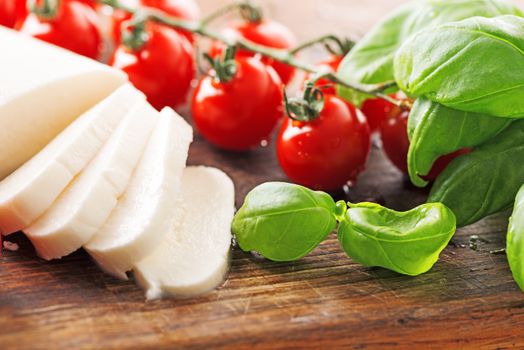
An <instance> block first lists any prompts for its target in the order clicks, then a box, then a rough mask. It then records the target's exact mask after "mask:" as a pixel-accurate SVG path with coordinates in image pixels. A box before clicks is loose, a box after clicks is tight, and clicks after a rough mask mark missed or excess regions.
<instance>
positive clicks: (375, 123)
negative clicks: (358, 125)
mask: <svg viewBox="0 0 524 350" xmlns="http://www.w3.org/2000/svg"><path fill="white" fill-rule="evenodd" d="M393 96H395V95H393ZM393 107H394V105H393V104H391V103H389V102H387V101H385V100H383V99H381V98H370V99H367V100H366V101H364V103H363V104H362V108H361V110H362V113H364V115H365V116H366V119H367V120H368V123H369V127H370V129H371V132H375V131H378V130H379V129H380V125H381V124H382V122H383V121H384V120H386V118H387V116H388V114H389V112H391V110H392V109H393Z"/></svg>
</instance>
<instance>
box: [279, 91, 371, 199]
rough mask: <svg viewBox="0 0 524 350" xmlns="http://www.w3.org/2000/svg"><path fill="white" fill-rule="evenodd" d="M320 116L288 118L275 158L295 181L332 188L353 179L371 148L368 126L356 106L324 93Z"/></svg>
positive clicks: (321, 188)
mask: <svg viewBox="0 0 524 350" xmlns="http://www.w3.org/2000/svg"><path fill="white" fill-rule="evenodd" d="M324 98H325V106H324V110H323V111H322V113H321V114H320V116H319V117H318V118H316V119H314V120H312V121H310V122H299V121H294V120H292V119H289V118H288V119H287V120H286V121H285V122H284V124H283V125H282V128H281V129H280V133H279V136H278V140H277V154H278V161H279V163H280V166H281V167H282V170H284V172H285V173H286V175H287V176H288V177H289V178H290V179H291V180H292V181H294V182H296V183H298V184H300V185H303V186H307V187H309V188H312V189H316V190H324V191H333V190H338V189H340V188H342V187H343V186H344V185H346V184H347V183H348V182H350V181H355V180H356V178H357V176H358V174H360V173H361V172H362V171H363V170H364V169H365V166H366V161H367V159H368V156H369V152H370V149H371V137H370V132H369V126H368V124H367V122H366V120H365V118H364V116H362V115H361V114H360V111H358V110H357V109H356V108H355V107H353V106H352V105H350V104H348V103H346V102H345V101H344V100H342V99H341V98H339V97H337V96H333V95H325V96H324Z"/></svg>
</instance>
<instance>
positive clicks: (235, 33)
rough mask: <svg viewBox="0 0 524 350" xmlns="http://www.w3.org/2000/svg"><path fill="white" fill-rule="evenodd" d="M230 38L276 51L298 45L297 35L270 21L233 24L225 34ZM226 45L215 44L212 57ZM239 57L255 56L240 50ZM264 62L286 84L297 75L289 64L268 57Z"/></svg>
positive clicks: (218, 53)
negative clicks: (247, 41) (240, 38)
mask: <svg viewBox="0 0 524 350" xmlns="http://www.w3.org/2000/svg"><path fill="white" fill-rule="evenodd" d="M222 34H223V35H224V36H226V37H228V38H232V39H234V38H238V37H242V38H244V39H247V40H249V41H252V42H254V43H256V44H259V45H262V46H266V47H271V48H275V49H290V48H292V47H294V46H295V45H296V43H297V39H296V38H295V35H294V34H293V33H292V32H291V31H290V30H289V29H288V28H287V27H285V26H284V25H282V24H280V23H278V22H274V21H268V20H262V21H261V22H256V23H251V22H247V21H246V22H241V23H237V24H232V25H231V26H230V27H228V28H225V29H224V31H223V33H222ZM223 50H224V45H223V44H222V43H219V42H214V43H213V44H212V46H211V50H210V55H211V56H212V57H216V56H218V55H220V54H221V53H222V51H223ZM238 56H247V57H251V56H254V55H253V53H251V52H247V51H242V50H239V51H238V52H237V57H238ZM261 60H262V62H264V63H265V64H267V65H270V66H271V67H273V68H274V69H275V71H276V72H277V73H278V75H279V76H280V79H281V80H282V82H283V83H284V84H287V83H289V82H290V81H291V79H292V78H293V76H294V75H295V68H294V67H291V66H289V65H287V64H284V63H281V62H278V61H274V60H272V59H270V58H268V57H262V58H261Z"/></svg>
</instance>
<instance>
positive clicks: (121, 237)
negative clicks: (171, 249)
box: [84, 108, 193, 279]
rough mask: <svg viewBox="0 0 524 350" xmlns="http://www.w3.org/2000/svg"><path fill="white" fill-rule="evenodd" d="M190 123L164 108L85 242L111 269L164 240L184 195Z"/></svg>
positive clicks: (121, 271) (122, 269) (127, 266)
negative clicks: (117, 195)
mask: <svg viewBox="0 0 524 350" xmlns="http://www.w3.org/2000/svg"><path fill="white" fill-rule="evenodd" d="M192 139H193V132H192V129H191V126H189V124H187V123H186V121H185V120H184V119H183V118H182V117H180V116H178V115H177V114H176V113H175V112H174V111H173V110H172V109H171V108H166V109H164V110H163V111H162V113H161V116H160V120H159V122H158V124H157V126H156V128H155V130H154V131H153V134H152V137H151V139H150V140H149V144H148V145H147V147H146V151H145V153H144V155H143V156H142V159H141V160H140V163H139V165H138V167H137V169H136V170H135V173H134V174H133V177H132V179H131V181H130V183H129V187H128V188H127V190H126V192H125V193H124V195H123V196H122V198H121V199H120V200H119V201H118V205H117V207H116V208H115V210H114V211H113V212H112V213H111V216H110V217H109V219H108V220H107V221H106V223H105V224H104V226H103V227H102V229H101V230H100V231H98V232H97V233H96V235H95V236H94V237H93V239H92V240H91V241H90V242H89V243H88V244H87V245H85V246H84V248H85V249H86V250H87V251H88V252H89V254H91V256H92V257H93V258H94V259H95V260H96V261H97V263H98V264H99V265H100V267H101V268H102V269H103V270H104V271H106V272H107V273H109V274H111V275H113V276H115V277H118V278H123V279H127V275H126V272H127V271H129V270H131V269H132V268H133V264H134V263H135V262H137V261H140V260H142V259H143V258H145V257H146V256H148V255H149V254H151V252H152V251H153V250H155V249H156V248H157V247H158V246H159V244H160V243H161V242H162V241H163V238H164V236H165V235H166V234H167V232H168V231H169V228H170V226H171V222H172V220H173V216H174V214H175V209H176V206H177V204H178V198H179V197H180V190H181V180H182V172H183V170H184V168H185V165H186V160H187V154H188V150H189V144H190V143H191V141H192Z"/></svg>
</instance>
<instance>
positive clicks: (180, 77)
mask: <svg viewBox="0 0 524 350" xmlns="http://www.w3.org/2000/svg"><path fill="white" fill-rule="evenodd" d="M146 30H147V31H148V34H149V41H148V42H147V43H146V44H145V45H144V46H143V47H142V48H141V49H138V50H136V51H131V50H130V49H128V48H126V47H124V46H122V45H121V46H119V47H118V48H117V49H116V51H115V53H114V54H113V56H112V57H111V59H110V62H109V64H110V65H111V66H113V67H116V68H119V69H121V70H123V71H124V72H125V73H127V75H128V76H129V80H130V81H131V83H133V85H134V86H135V87H136V88H137V89H139V90H140V91H142V92H143V93H144V94H145V95H146V96H147V99H148V101H149V102H150V103H151V104H152V105H153V106H154V107H155V108H157V109H158V110H160V109H162V108H163V107H166V106H169V107H177V106H180V105H182V104H184V103H185V102H186V98H187V93H188V92H189V89H190V87H191V81H192V80H193V78H194V76H195V62H194V59H193V51H192V47H191V44H190V43H189V41H188V40H187V39H186V38H185V37H184V36H183V35H181V34H179V33H177V32H176V31H174V30H172V29H170V28H167V27H164V26H160V25H157V24H155V23H149V24H148V25H147V28H146Z"/></svg>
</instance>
